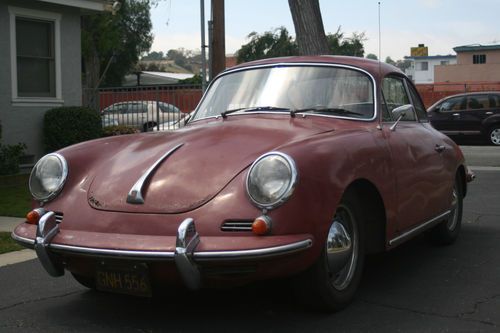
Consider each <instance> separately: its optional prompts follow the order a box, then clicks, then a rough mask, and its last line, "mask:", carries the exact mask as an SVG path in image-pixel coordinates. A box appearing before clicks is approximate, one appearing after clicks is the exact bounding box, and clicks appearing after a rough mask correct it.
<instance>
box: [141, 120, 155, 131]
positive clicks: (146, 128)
mask: <svg viewBox="0 0 500 333" xmlns="http://www.w3.org/2000/svg"><path fill="white" fill-rule="evenodd" d="M155 126H156V123H155V122H151V121H150V122H147V123H145V124H144V125H143V126H142V130H143V132H149V131H151V130H152V129H153V128H154V127H155Z"/></svg>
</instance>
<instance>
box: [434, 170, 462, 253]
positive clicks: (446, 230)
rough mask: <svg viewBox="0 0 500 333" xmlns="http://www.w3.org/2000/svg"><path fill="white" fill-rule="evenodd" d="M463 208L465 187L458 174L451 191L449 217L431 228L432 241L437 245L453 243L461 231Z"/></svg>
mask: <svg viewBox="0 0 500 333" xmlns="http://www.w3.org/2000/svg"><path fill="white" fill-rule="evenodd" d="M462 210H463V189H462V182H461V181H460V178H459V176H458V175H457V177H456V179H455V184H454V185H453V191H452V193H451V208H450V214H449V215H448V218H447V219H446V220H445V221H443V222H441V223H440V224H438V225H437V226H435V227H434V228H433V229H432V230H431V234H430V236H431V241H432V242H433V243H434V244H437V245H450V244H453V243H454V242H455V241H456V240H457V238H458V234H459V233H460V228H461V226H462Z"/></svg>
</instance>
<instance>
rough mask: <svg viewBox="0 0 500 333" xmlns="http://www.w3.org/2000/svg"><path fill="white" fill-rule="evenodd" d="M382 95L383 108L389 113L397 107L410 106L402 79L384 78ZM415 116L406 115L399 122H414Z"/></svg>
mask: <svg viewBox="0 0 500 333" xmlns="http://www.w3.org/2000/svg"><path fill="white" fill-rule="evenodd" d="M382 93H383V94H384V99H385V106H386V108H387V110H388V111H389V113H392V110H394V109H395V108H397V107H400V106H402V105H406V104H410V99H409V97H408V94H407V93H406V88H405V85H404V81H403V79H402V78H397V77H386V78H384V80H383V82H382ZM415 120H416V118H415V114H411V115H407V116H406V117H404V118H403V119H401V121H415Z"/></svg>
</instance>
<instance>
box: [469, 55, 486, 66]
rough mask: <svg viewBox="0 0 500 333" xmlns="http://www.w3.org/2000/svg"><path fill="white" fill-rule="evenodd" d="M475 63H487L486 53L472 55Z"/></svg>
mask: <svg viewBox="0 0 500 333" xmlns="http://www.w3.org/2000/svg"><path fill="white" fill-rule="evenodd" d="M472 63H473V64H485V63H486V54H474V55H473V56H472Z"/></svg>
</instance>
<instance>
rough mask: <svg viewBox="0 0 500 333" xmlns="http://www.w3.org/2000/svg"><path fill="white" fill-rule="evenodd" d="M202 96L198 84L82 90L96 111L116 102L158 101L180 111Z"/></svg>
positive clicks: (190, 106)
mask: <svg viewBox="0 0 500 333" xmlns="http://www.w3.org/2000/svg"><path fill="white" fill-rule="evenodd" d="M201 96H202V91H201V86H199V85H175V86H174V85H166V86H147V87H131V88H123V87H122V88H102V89H99V90H97V91H93V92H92V93H89V91H85V92H84V99H85V98H87V100H88V102H87V104H88V105H91V106H92V107H93V108H95V109H97V110H98V111H101V110H103V109H104V108H105V107H107V106H110V105H112V104H114V103H118V102H130V101H160V102H165V103H168V104H173V105H175V106H176V107H178V108H179V109H180V110H181V111H182V112H191V111H193V110H194V109H195V108H196V106H197V105H198V102H199V101H200V99H201Z"/></svg>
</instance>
